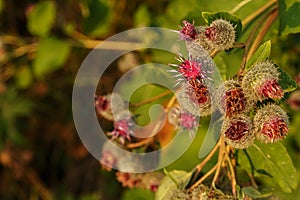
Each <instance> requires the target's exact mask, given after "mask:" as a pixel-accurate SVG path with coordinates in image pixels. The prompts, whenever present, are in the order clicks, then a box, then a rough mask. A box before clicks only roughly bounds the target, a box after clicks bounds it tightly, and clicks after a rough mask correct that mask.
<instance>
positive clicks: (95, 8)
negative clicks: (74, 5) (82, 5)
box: [83, 0, 121, 35]
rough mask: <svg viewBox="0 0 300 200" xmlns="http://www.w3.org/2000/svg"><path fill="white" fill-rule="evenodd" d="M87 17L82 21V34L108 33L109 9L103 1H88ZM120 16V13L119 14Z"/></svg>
mask: <svg viewBox="0 0 300 200" xmlns="http://www.w3.org/2000/svg"><path fill="white" fill-rule="evenodd" d="M87 7H88V8H87V9H88V11H89V13H88V16H87V17H86V18H85V19H84V21H83V29H84V32H85V33H87V34H90V35H99V34H104V33H106V32H107V31H109V29H108V27H107V24H109V20H110V7H109V5H108V3H107V2H106V1H104V0H89V1H88V5H87ZM120 14H121V13H120Z"/></svg>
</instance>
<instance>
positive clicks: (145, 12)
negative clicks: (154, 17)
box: [134, 5, 151, 27]
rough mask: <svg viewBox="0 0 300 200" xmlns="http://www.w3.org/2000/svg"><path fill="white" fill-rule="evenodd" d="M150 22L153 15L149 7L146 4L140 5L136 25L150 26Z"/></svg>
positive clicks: (135, 19)
mask: <svg viewBox="0 0 300 200" xmlns="http://www.w3.org/2000/svg"><path fill="white" fill-rule="evenodd" d="M150 23H151V15H150V12H149V9H148V7H147V6H146V5H142V6H140V7H139V8H138V9H137V11H136V12H135V15H134V25H135V27H145V26H150Z"/></svg>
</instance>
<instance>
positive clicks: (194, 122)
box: [168, 106, 199, 138]
mask: <svg viewBox="0 0 300 200" xmlns="http://www.w3.org/2000/svg"><path fill="white" fill-rule="evenodd" d="M168 120H169V122H170V123H171V124H172V125H174V126H175V128H176V129H178V128H179V129H181V130H187V131H188V132H189V135H190V138H193V137H194V135H195V131H196V130H197V127H198V121H199V120H198V117H197V116H195V115H193V114H191V113H189V112H187V111H185V110H183V109H180V107H179V106H174V107H172V108H171V109H170V110H169V113H168Z"/></svg>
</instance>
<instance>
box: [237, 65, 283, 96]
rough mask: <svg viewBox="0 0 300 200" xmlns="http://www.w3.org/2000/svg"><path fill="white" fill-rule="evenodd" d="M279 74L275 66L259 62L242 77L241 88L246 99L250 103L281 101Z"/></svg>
mask: <svg viewBox="0 0 300 200" xmlns="http://www.w3.org/2000/svg"><path fill="white" fill-rule="evenodd" d="M278 80H279V72H278V70H277V68H276V66H275V65H274V64H273V63H271V62H269V61H265V62H259V63H257V64H256V65H254V66H253V67H252V68H251V69H250V70H249V71H248V72H247V73H246V75H245V76H244V77H243V80H242V88H243V90H244V93H245V95H246V96H247V98H248V99H249V100H250V101H252V102H256V101H263V100H265V99H268V98H271V99H275V100H278V99H281V98H282V97H283V95H284V93H283V90H282V88H281V87H280V85H279V83H278Z"/></svg>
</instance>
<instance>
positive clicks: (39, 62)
mask: <svg viewBox="0 0 300 200" xmlns="http://www.w3.org/2000/svg"><path fill="white" fill-rule="evenodd" d="M69 52H70V46H69V44H68V43H67V42H64V41H62V40H60V39H57V38H54V37H50V38H45V39H43V40H42V41H41V42H40V43H39V47H38V51H37V55H36V58H35V60H34V62H33V72H34V74H35V75H36V76H37V77H38V78H41V77H42V76H44V75H45V74H47V73H50V72H53V71H54V70H57V69H59V68H61V67H62V65H63V64H64V62H65V61H66V59H67V58H68V55H69Z"/></svg>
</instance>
